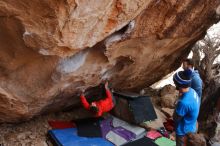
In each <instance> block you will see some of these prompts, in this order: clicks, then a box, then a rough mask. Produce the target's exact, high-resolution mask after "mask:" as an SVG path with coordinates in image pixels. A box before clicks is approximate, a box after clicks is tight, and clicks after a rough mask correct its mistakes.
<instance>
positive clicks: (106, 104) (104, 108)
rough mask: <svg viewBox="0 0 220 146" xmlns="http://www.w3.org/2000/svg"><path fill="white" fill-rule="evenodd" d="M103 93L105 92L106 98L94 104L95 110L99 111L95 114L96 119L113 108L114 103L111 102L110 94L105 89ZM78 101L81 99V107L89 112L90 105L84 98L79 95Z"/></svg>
mask: <svg viewBox="0 0 220 146" xmlns="http://www.w3.org/2000/svg"><path fill="white" fill-rule="evenodd" d="M105 92H106V98H104V99H102V100H99V101H95V102H94V103H95V104H96V106H97V108H98V109H99V110H98V112H97V113H96V117H100V116H102V114H103V113H105V112H108V111H110V110H111V109H112V108H113V106H114V103H113V100H112V94H111V92H110V90H108V89H106V90H105ZM80 99H81V102H82V105H83V107H84V108H85V109H87V110H90V104H89V103H88V102H87V100H86V98H85V96H84V95H81V96H80Z"/></svg>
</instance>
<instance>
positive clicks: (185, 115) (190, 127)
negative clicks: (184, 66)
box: [173, 71, 200, 146]
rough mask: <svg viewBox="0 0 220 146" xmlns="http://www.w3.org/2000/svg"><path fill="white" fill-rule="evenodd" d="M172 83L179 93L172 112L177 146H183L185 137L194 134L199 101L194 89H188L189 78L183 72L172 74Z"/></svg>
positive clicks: (187, 74)
mask: <svg viewBox="0 0 220 146" xmlns="http://www.w3.org/2000/svg"><path fill="white" fill-rule="evenodd" d="M173 81H174V84H175V86H176V89H177V90H178V91H179V99H178V102H177V105H176V108H175V111H174V115H173V119H174V122H175V132H176V143H177V146H185V145H186V142H187V135H188V134H191V133H196V131H197V128H196V123H197V118H198V115H199V108H200V99H199V97H198V94H197V93H196V91H195V90H194V89H192V88H191V87H190V84H191V76H190V74H189V73H187V72H185V71H179V72H177V73H175V74H174V76H173Z"/></svg>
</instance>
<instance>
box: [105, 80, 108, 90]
mask: <svg viewBox="0 0 220 146" xmlns="http://www.w3.org/2000/svg"><path fill="white" fill-rule="evenodd" d="M105 89H108V81H106V82H105Z"/></svg>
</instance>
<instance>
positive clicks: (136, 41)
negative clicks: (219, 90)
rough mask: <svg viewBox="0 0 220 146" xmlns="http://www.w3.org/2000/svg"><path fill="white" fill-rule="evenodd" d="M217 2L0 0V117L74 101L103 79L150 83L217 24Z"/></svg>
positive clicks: (132, 86)
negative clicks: (82, 90)
mask: <svg viewBox="0 0 220 146" xmlns="http://www.w3.org/2000/svg"><path fill="white" fill-rule="evenodd" d="M219 4H220V2H219V1H218V0H182V1H181V2H179V1H174V0H163V1H161V0H117V1H116V0H102V1H98V0H90V1H88V0H80V1H79V0H75V1H74V0H58V1H57V0H41V1H40V0H31V1H30V0H29V1H28V0H1V2H0V16H1V17H0V122H16V121H21V120H27V119H29V118H31V117H33V116H35V115H39V114H42V113H46V112H54V111H59V110H61V109H63V108H66V107H69V106H75V105H78V104H79V99H78V95H77V93H78V92H79V91H80V90H81V89H87V88H90V87H93V86H96V85H98V84H99V83H100V82H101V81H102V80H105V79H108V80H110V82H111V83H112V87H113V88H115V89H123V90H136V91H139V90H140V89H142V88H143V87H146V86H149V85H151V84H153V83H155V82H156V81H158V80H159V79H161V78H162V77H163V76H164V75H166V74H168V73H170V72H171V71H173V70H175V69H176V68H177V67H178V66H179V65H180V63H181V59H182V58H184V57H186V56H187V55H188V53H189V50H190V47H191V46H192V45H193V44H194V43H195V42H196V41H197V40H198V39H200V38H201V37H203V36H204V34H205V32H206V30H207V28H208V27H209V26H210V25H212V24H213V23H215V22H217V17H216V8H217V7H218V5H219Z"/></svg>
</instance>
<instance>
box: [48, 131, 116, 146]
mask: <svg viewBox="0 0 220 146" xmlns="http://www.w3.org/2000/svg"><path fill="white" fill-rule="evenodd" d="M48 134H49V136H50V138H51V139H52V141H53V143H54V145H55V146H113V144H112V143H110V142H109V141H107V140H105V139H103V138H87V137H79V136H77V129H76V128H67V129H54V130H49V132H48Z"/></svg>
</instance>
